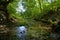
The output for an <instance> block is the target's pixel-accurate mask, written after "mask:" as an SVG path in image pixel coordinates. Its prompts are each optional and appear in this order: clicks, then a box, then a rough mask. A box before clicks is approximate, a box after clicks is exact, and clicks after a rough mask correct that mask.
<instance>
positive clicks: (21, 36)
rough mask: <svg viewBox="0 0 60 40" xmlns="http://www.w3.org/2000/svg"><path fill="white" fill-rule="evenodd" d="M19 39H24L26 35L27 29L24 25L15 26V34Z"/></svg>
mask: <svg viewBox="0 0 60 40" xmlns="http://www.w3.org/2000/svg"><path fill="white" fill-rule="evenodd" d="M16 35H17V36H18V38H19V40H25V37H26V35H27V29H26V27H25V26H20V27H17V34H16Z"/></svg>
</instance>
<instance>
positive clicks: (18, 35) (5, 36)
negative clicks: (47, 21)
mask: <svg viewBox="0 0 60 40" xmlns="http://www.w3.org/2000/svg"><path fill="white" fill-rule="evenodd" d="M27 34H28V32H27V28H26V27H25V26H20V27H12V28H10V31H9V32H8V33H0V40H25V38H27V39H28V40H37V39H36V38H32V39H29V38H28V37H26V35H27ZM43 34H44V33H42V34H41V37H40V38H39V39H38V40H60V34H55V33H51V34H50V35H49V39H43V37H44V36H43Z"/></svg>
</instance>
